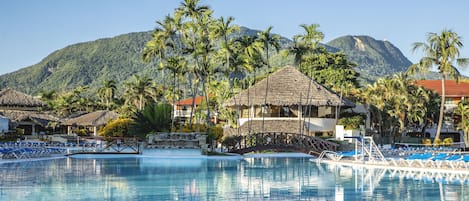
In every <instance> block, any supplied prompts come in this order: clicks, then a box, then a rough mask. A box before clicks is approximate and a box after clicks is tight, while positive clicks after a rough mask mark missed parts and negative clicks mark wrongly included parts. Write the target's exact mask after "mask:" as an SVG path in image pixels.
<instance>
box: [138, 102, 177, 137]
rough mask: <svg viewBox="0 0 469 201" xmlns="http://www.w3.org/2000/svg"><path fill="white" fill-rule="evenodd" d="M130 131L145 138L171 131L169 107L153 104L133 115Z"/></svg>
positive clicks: (163, 104) (167, 105)
mask: <svg viewBox="0 0 469 201" xmlns="http://www.w3.org/2000/svg"><path fill="white" fill-rule="evenodd" d="M132 120H133V121H134V124H132V126H131V127H130V131H131V132H133V133H135V134H136V135H137V136H140V137H142V138H145V137H146V135H147V134H148V133H152V132H167V131H169V130H170V129H171V105H169V104H165V103H153V104H148V105H146V106H145V107H144V108H143V109H142V110H141V111H138V112H136V113H135V114H134V117H133V118H132Z"/></svg>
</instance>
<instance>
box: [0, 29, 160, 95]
mask: <svg viewBox="0 0 469 201" xmlns="http://www.w3.org/2000/svg"><path fill="white" fill-rule="evenodd" d="M150 39H151V32H139V33H129V34H124V35H120V36H117V37H114V38H105V39H99V40H96V41H91V42H85V43H78V44H74V45H70V46H68V47H65V48H63V49H60V50H57V51H55V52H53V53H52V54H50V55H49V56H47V57H46V58H44V59H43V60H42V61H41V62H39V63H38V64H35V65H33V66H30V67H27V68H23V69H20V70H18V71H16V72H12V73H9V74H6V75H2V76H0V86H1V87H5V86H9V87H12V88H15V89H17V90H20V91H23V92H26V93H30V94H34V93H36V92H38V91H39V90H41V89H47V90H51V89H55V90H62V89H63V90H66V89H70V88H75V87H76V86H79V85H83V86H90V87H97V86H99V85H100V84H101V82H102V80H103V79H104V78H106V79H113V80H116V81H120V82H122V81H125V80H127V79H128V77H130V76H132V75H133V74H136V73H144V72H149V71H151V70H150V69H151V68H150V67H149V66H148V64H147V63H144V62H143V61H142V56H141V55H142V49H143V46H144V44H145V43H146V42H147V41H148V40H150Z"/></svg>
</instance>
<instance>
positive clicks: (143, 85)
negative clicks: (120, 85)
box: [124, 75, 156, 110]
mask: <svg viewBox="0 0 469 201" xmlns="http://www.w3.org/2000/svg"><path fill="white" fill-rule="evenodd" d="M134 77H135V81H134V82H127V83H125V84H124V85H125V95H124V96H125V97H126V102H128V103H132V104H133V105H135V107H136V108H137V109H138V110H142V109H143V107H145V105H146V103H147V102H149V101H150V100H154V99H155V98H156V97H155V94H156V88H155V84H154V82H153V80H152V79H151V78H148V77H147V76H143V77H140V76H138V75H134Z"/></svg>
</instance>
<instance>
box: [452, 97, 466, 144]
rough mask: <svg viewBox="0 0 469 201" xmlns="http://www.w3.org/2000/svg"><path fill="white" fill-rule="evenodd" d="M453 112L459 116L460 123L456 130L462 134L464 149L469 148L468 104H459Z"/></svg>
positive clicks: (464, 102) (462, 102) (463, 102)
mask: <svg viewBox="0 0 469 201" xmlns="http://www.w3.org/2000/svg"><path fill="white" fill-rule="evenodd" d="M454 112H455V114H457V115H459V116H460V122H459V124H458V125H457V128H458V129H459V130H462V131H463V132H464V137H463V140H464V144H465V146H466V147H469V102H468V101H461V102H459V104H458V106H457V107H456V109H455V110H454Z"/></svg>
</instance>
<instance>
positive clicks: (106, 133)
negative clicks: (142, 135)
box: [98, 118, 133, 137]
mask: <svg viewBox="0 0 469 201" xmlns="http://www.w3.org/2000/svg"><path fill="white" fill-rule="evenodd" d="M132 124H133V121H132V120H131V119H128V118H118V119H115V120H112V121H110V122H108V123H107V124H106V126H104V127H102V128H100V129H99V131H98V133H99V135H100V136H103V137H130V136H133V135H132V133H130V132H129V130H130V127H131V125H132Z"/></svg>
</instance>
